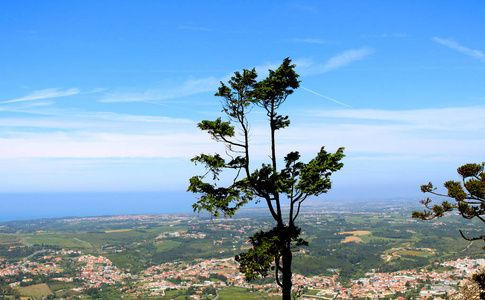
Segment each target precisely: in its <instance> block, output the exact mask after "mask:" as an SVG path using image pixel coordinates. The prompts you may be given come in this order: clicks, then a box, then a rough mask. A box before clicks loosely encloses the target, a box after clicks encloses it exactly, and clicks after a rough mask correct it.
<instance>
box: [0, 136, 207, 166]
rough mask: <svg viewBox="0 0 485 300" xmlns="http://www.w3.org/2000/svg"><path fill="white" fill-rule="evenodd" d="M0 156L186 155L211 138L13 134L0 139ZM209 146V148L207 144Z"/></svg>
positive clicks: (104, 156) (107, 156) (176, 156)
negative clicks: (0, 146) (0, 147)
mask: <svg viewBox="0 0 485 300" xmlns="http://www.w3.org/2000/svg"><path fill="white" fill-rule="evenodd" d="M0 143H1V144H2V149H0V159H17V158H180V157H182V158H187V159H188V158H190V157H193V156H194V155H196V154H198V153H200V152H201V151H202V150H208V149H207V148H208V147H207V145H211V144H212V141H211V140H210V138H208V137H207V136H206V135H204V134H200V133H199V132H195V130H194V132H192V133H191V132H188V133H180V134H167V135H161V134H121V133H62V132H54V133H16V134H15V136H13V137H9V138H0ZM209 148H212V147H209Z"/></svg>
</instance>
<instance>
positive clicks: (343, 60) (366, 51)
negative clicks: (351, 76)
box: [322, 48, 373, 72]
mask: <svg viewBox="0 0 485 300" xmlns="http://www.w3.org/2000/svg"><path fill="white" fill-rule="evenodd" d="M372 53H373V50H371V49H370V48H361V49H357V50H348V51H345V52H343V53H341V54H339V55H337V56H334V57H332V58H331V59H329V60H328V62H327V63H326V64H325V65H324V66H323V68H322V72H328V71H331V70H334V69H337V68H341V67H344V66H347V65H349V64H351V63H353V62H354V61H358V60H362V59H364V58H365V57H366V56H368V55H370V54H372Z"/></svg>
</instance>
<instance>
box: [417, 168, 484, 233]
mask: <svg viewBox="0 0 485 300" xmlns="http://www.w3.org/2000/svg"><path fill="white" fill-rule="evenodd" d="M484 165H485V163H482V164H465V165H463V166H461V167H459V168H458V169H457V172H458V174H459V175H460V176H461V182H459V181H453V180H449V181H447V182H445V183H444V186H445V188H446V189H447V191H448V192H447V194H440V193H438V192H436V188H435V187H434V186H433V184H432V183H431V182H430V183H428V184H426V185H422V186H421V191H422V192H423V193H431V194H434V195H437V196H443V197H448V198H452V199H454V200H455V203H450V202H449V201H446V200H445V201H443V202H442V203H441V204H435V205H431V202H432V200H431V199H430V198H427V199H426V200H422V201H421V203H422V204H423V205H424V206H425V207H426V208H427V210H424V211H423V212H418V211H414V212H413V214H412V216H413V218H418V219H421V220H431V219H434V218H441V217H443V216H444V215H445V214H446V213H447V212H451V211H453V210H455V209H456V210H458V212H459V213H460V215H461V216H462V217H463V218H465V219H473V218H477V219H479V220H480V221H482V222H485V219H484V215H485V173H484V172H483V170H484ZM460 234H461V235H462V237H463V238H465V239H466V240H470V241H471V240H480V239H481V240H484V241H485V235H480V236H478V237H473V238H468V237H465V235H464V234H463V233H462V232H461V231H460Z"/></svg>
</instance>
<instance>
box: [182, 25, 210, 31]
mask: <svg viewBox="0 0 485 300" xmlns="http://www.w3.org/2000/svg"><path fill="white" fill-rule="evenodd" d="M179 29H183V30H196V31H210V29H208V28H204V27H196V26H179Z"/></svg>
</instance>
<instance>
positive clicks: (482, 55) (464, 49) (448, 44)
mask: <svg viewBox="0 0 485 300" xmlns="http://www.w3.org/2000/svg"><path fill="white" fill-rule="evenodd" d="M433 40H434V41H435V42H437V43H440V44H441V45H444V46H446V47H449V48H451V49H453V50H456V51H458V52H461V53H464V54H466V55H469V56H471V57H474V58H476V59H479V60H481V61H482V62H485V53H483V52H481V51H479V50H473V49H470V48H467V47H464V46H462V45H460V44H459V43H457V42H455V41H453V40H446V39H441V38H438V37H434V38H433Z"/></svg>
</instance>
